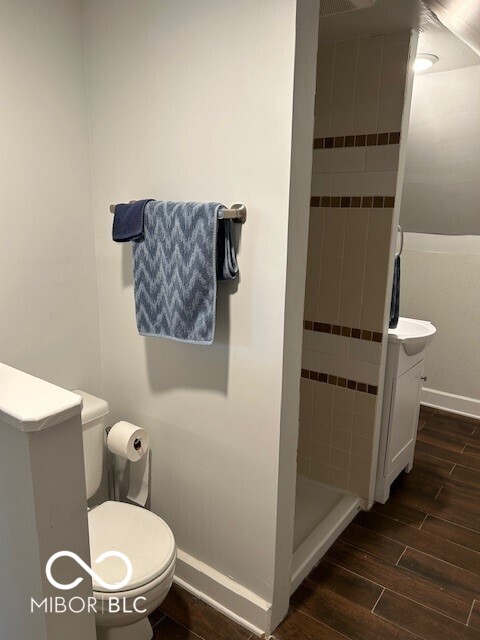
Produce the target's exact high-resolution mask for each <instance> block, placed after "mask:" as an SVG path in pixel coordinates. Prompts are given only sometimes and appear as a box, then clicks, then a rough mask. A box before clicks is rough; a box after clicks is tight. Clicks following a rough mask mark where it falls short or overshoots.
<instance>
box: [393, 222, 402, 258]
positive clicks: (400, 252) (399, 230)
mask: <svg viewBox="0 0 480 640" xmlns="http://www.w3.org/2000/svg"><path fill="white" fill-rule="evenodd" d="M398 232H399V233H400V251H399V252H398V253H397V254H395V255H397V256H401V255H402V251H403V229H402V227H401V226H400V225H398Z"/></svg>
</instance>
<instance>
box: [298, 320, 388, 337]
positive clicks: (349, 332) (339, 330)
mask: <svg viewBox="0 0 480 640" xmlns="http://www.w3.org/2000/svg"><path fill="white" fill-rule="evenodd" d="M303 328H304V329H306V330H307V331H317V332H319V333H332V334H333V335H335V336H343V337H344V338H357V340H367V341H368V342H381V341H382V338H383V336H382V334H381V333H379V332H378V331H367V330H365V329H355V328H353V327H342V326H340V325H338V324H327V323H325V322H312V321H311V320H304V322H303Z"/></svg>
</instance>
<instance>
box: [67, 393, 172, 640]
mask: <svg viewBox="0 0 480 640" xmlns="http://www.w3.org/2000/svg"><path fill="white" fill-rule="evenodd" d="M74 393H78V395H81V396H82V398H83V410H82V426H83V445H84V456H85V477H86V484H87V497H88V498H91V497H92V496H93V495H95V493H96V492H97V491H98V489H99V488H100V484H101V481H102V475H103V474H102V472H103V459H104V432H105V416H106V415H107V414H108V411H109V409H108V404H107V402H105V400H101V399H100V398H96V397H95V396H92V395H90V394H89V393H85V392H84V391H79V390H77V391H75V392H74ZM88 528H89V537H90V556H91V567H92V570H93V571H94V572H96V573H97V574H98V576H99V577H100V578H101V579H102V580H103V581H105V582H107V583H109V584H115V583H120V582H121V581H122V580H123V578H124V577H125V575H126V567H125V564H124V562H123V561H122V560H121V559H119V558H115V557H111V558H107V559H105V560H103V561H102V562H101V563H98V564H97V563H96V562H95V560H96V558H98V557H99V556H100V555H101V554H102V553H104V552H108V551H117V552H118V551H119V552H121V553H123V554H125V555H126V556H127V558H128V559H129V560H130V562H131V564H132V576H131V578H130V580H129V581H128V583H127V584H126V585H125V586H124V587H123V588H122V589H121V590H120V591H117V592H113V591H108V590H107V589H106V588H104V587H102V586H101V585H100V584H99V583H98V582H97V581H96V580H95V578H94V579H93V595H94V596H95V599H96V619H95V622H96V626H97V640H151V639H152V637H153V630H152V626H151V624H150V622H149V620H148V617H147V616H148V615H149V614H150V613H152V611H154V610H155V609H156V608H157V607H158V606H160V604H161V603H162V602H163V600H164V599H165V596H166V595H167V593H168V590H169V589H170V586H171V584H172V580H173V573H174V570H175V559H176V546H175V538H174V537H173V533H172V531H171V530H170V527H169V526H168V525H167V524H166V523H165V522H164V521H163V520H162V519H161V518H159V517H158V516H156V515H155V514H154V513H151V512H150V511H148V510H146V509H143V508H142V507H137V506H134V505H131V504H126V503H124V502H112V501H107V502H104V503H103V504H100V505H99V506H98V507H94V508H93V509H91V510H90V511H89V513H88ZM137 610H138V611H137Z"/></svg>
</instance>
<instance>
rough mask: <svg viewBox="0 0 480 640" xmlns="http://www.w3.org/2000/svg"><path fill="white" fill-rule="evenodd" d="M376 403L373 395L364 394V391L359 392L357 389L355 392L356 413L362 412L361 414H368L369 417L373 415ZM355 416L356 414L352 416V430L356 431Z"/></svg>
mask: <svg viewBox="0 0 480 640" xmlns="http://www.w3.org/2000/svg"><path fill="white" fill-rule="evenodd" d="M376 403H377V399H376V397H375V396H372V395H369V394H365V393H359V392H358V391H356V392H355V402H354V411H355V413H356V414H362V415H363V416H369V417H373V416H375V406H376ZM357 417H358V416H355V417H354V427H353V430H354V432H356V430H355V420H356V418H357ZM372 430H373V427H372ZM360 435H364V434H360ZM368 435H370V434H368Z"/></svg>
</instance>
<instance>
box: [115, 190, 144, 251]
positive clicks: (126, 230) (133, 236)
mask: <svg viewBox="0 0 480 640" xmlns="http://www.w3.org/2000/svg"><path fill="white" fill-rule="evenodd" d="M151 199H152V198H149V199H147V200H137V201H136V202H132V203H131V204H117V205H115V215H114V217H113V229H112V238H113V239H114V240H115V242H130V241H131V240H141V239H142V238H143V227H144V216H145V205H146V204H147V202H150V200H151Z"/></svg>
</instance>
